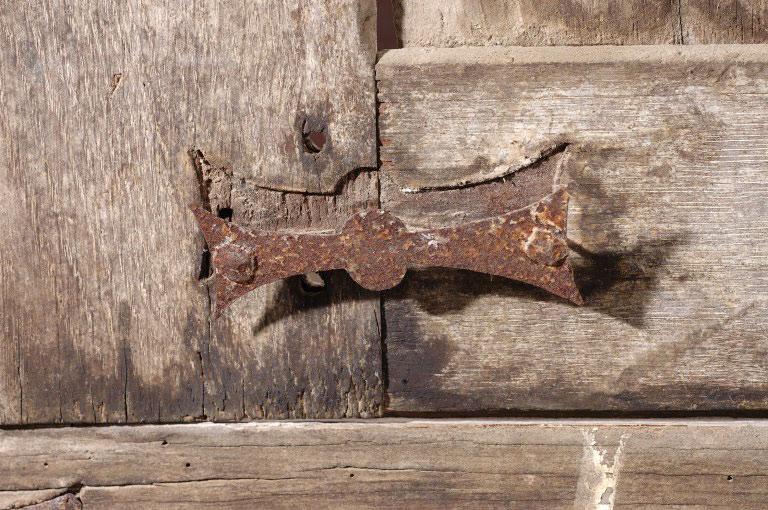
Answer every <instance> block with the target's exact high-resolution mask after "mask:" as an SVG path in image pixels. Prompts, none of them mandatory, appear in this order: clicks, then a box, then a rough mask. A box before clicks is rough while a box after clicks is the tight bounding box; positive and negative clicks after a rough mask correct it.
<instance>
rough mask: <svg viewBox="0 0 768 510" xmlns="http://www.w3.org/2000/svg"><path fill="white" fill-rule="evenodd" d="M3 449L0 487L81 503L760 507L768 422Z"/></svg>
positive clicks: (552, 425) (287, 429)
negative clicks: (60, 495) (61, 494)
mask: <svg viewBox="0 0 768 510" xmlns="http://www.w3.org/2000/svg"><path fill="white" fill-rule="evenodd" d="M0 457H1V458H2V459H3V462H2V463H0V494H11V493H15V492H16V491H21V492H26V493H27V494H30V493H31V491H49V490H53V491H56V490H61V491H65V492H67V494H68V495H67V496H65V498H68V499H71V497H74V498H77V499H79V500H80V501H81V502H82V505H83V508H85V509H88V508H116V509H117V508H136V506H137V505H140V506H141V507H142V508H147V509H151V508H168V507H169V506H173V507H175V508H179V507H192V506H195V507H200V506H212V507H218V508H221V507H227V508H253V507H256V506H258V507H262V508H287V507H290V508H295V507H296V506H301V505H309V506H311V507H312V508H446V507H454V508H455V507H458V506H472V507H473V508H500V507H504V508H526V509H528V508H542V509H544V508H546V509H555V508H589V509H595V508H639V507H642V508H661V507H664V506H677V507H683V506H685V507H692V508H700V509H705V508H722V507H727V508H740V509H759V508H765V506H766V505H767V504H768V489H766V487H768V484H767V483H766V481H767V480H768V426H766V424H765V423H764V422H762V421H741V422H739V421H723V420H720V421H610V420H605V421H602V420H589V421H561V422H549V421H515V420H458V421H451V420H438V421H399V420H395V421H392V420H384V421H371V422H366V423H360V422H345V423H339V422H336V423H315V422H299V423H296V422H282V423H253V424H232V425H223V424H195V425H163V426H156V425H148V426H139V427H105V428H75V429H67V428H61V429H38V430H18V431H0ZM9 491H10V492H9ZM40 494H41V495H42V494H43V493H42V492H41V493H40ZM3 501H4V504H5V505H6V507H12V506H13V505H14V503H13V501H11V500H8V498H6V499H4V500H3ZM19 501H21V502H23V503H25V504H28V503H30V502H35V501H34V500H30V498H29V497H26V498H25V499H23V500H19Z"/></svg>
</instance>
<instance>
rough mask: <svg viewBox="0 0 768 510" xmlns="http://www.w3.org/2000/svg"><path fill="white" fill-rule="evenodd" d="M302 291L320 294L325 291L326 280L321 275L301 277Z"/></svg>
mask: <svg viewBox="0 0 768 510" xmlns="http://www.w3.org/2000/svg"><path fill="white" fill-rule="evenodd" d="M300 281H301V290H303V291H304V292H306V293H307V294H319V293H321V292H323V291H324V290H325V279H324V278H323V277H322V275H321V274H320V273H307V274H303V275H301V280H300Z"/></svg>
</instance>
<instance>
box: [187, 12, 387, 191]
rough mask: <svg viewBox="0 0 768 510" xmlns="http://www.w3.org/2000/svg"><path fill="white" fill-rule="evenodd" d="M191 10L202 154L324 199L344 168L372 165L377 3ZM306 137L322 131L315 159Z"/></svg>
mask: <svg viewBox="0 0 768 510" xmlns="http://www.w3.org/2000/svg"><path fill="white" fill-rule="evenodd" d="M185 9H186V7H185ZM195 10H196V11H197V12H196V16H195V18H196V19H197V20H203V23H204V24H203V25H202V26H200V27H198V28H204V29H205V30H206V31H208V32H209V33H208V34H207V35H204V36H203V35H200V36H197V37H200V38H202V39H203V40H204V41H205V44H204V45H203V46H202V47H200V48H199V49H200V51H199V52H197V53H196V54H195V55H194V59H195V62H194V65H195V68H196V69H195V79H196V80H197V83H198V86H200V87H201V88H202V90H203V93H202V95H201V96H200V98H199V101H200V112H199V115H201V117H200V118H199V121H200V122H198V123H197V127H198V128H199V129H200V131H199V132H198V134H197V144H198V145H197V147H198V148H199V149H201V150H202V151H203V152H204V153H205V154H217V155H219V156H223V157H225V158H226V159H227V161H229V162H230V164H231V169H232V172H233V174H234V176H235V177H236V178H244V179H249V180H252V181H253V182H254V183H256V184H258V185H260V186H265V187H269V188H274V189H279V190H284V191H302V192H303V191H310V192H325V193H330V192H333V191H334V190H335V189H336V187H337V184H338V182H339V180H340V179H341V178H342V177H343V176H344V175H345V174H347V173H349V172H350V171H352V170H354V169H356V168H360V167H376V113H375V107H376V106H375V88H374V81H373V64H374V60H375V57H376V2H375V0H323V1H321V2H309V3H308V2H305V1H301V0H249V1H247V2H245V3H240V4H237V5H234V4H233V5H228V4H226V3H221V2H215V1H206V2H203V3H202V5H199V6H196V9H195ZM190 56H192V55H190ZM223 119H226V120H227V122H228V123H227V124H223V125H222V124H221V123H220V121H221V120H223ZM235 126H236V127H237V129H233V127H235ZM308 131H323V132H324V133H325V137H326V141H325V146H324V147H323V149H322V150H321V151H320V152H317V153H313V152H309V151H308V150H307V148H306V147H305V144H304V140H303V136H302V134H303V132H308Z"/></svg>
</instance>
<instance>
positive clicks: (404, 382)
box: [400, 379, 408, 384]
mask: <svg viewBox="0 0 768 510" xmlns="http://www.w3.org/2000/svg"><path fill="white" fill-rule="evenodd" d="M400 382H402V383H403V384H408V379H403V380H402V381H400Z"/></svg>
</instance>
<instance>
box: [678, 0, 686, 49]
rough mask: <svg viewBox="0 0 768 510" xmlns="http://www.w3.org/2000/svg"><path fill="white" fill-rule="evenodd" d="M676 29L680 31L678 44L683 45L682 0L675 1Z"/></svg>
mask: <svg viewBox="0 0 768 510" xmlns="http://www.w3.org/2000/svg"><path fill="white" fill-rule="evenodd" d="M677 28H678V30H680V44H685V34H684V33H683V0H677Z"/></svg>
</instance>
